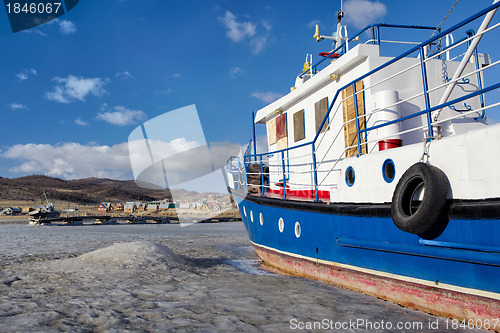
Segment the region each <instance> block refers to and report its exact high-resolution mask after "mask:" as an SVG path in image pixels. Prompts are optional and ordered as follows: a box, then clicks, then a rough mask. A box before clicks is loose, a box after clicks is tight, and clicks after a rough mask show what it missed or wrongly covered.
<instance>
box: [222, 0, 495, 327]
mask: <svg viewBox="0 0 500 333" xmlns="http://www.w3.org/2000/svg"><path fill="white" fill-rule="evenodd" d="M499 6H500V2H499V0H495V1H494V2H493V4H492V5H491V6H488V7H486V8H484V9H481V10H479V11H478V12H477V13H475V14H473V15H471V16H470V17H468V18H466V19H464V20H463V21H461V22H460V23H458V24H456V25H454V26H452V27H451V28H449V29H446V30H441V28H440V27H424V26H410V25H400V24H397V25H393V24H374V25H370V26H368V27H366V28H364V29H363V30H361V31H360V32H358V33H356V34H355V35H354V36H352V37H351V36H348V35H347V29H346V28H345V26H343V25H342V17H343V12H342V11H339V14H338V24H337V31H336V32H335V33H334V34H333V35H332V36H322V35H320V33H319V31H318V28H316V33H315V35H314V38H316V40H318V41H320V40H325V39H326V40H333V42H334V45H333V48H332V50H331V51H328V52H324V53H322V54H320V56H322V60H321V61H319V62H317V63H316V64H313V62H312V61H311V59H312V55H309V56H308V57H307V58H306V59H307V60H306V64H305V65H304V69H303V71H302V72H301V73H300V74H299V75H298V76H297V77H296V80H295V84H294V86H293V87H292V88H291V91H290V93H288V94H287V95H285V96H283V97H282V98H280V99H278V100H277V101H275V102H273V103H271V104H269V105H267V106H265V107H264V108H262V109H260V110H258V111H257V112H256V113H255V114H254V115H253V118H254V123H253V133H254V137H253V140H252V141H251V142H250V143H249V145H248V149H247V150H246V152H245V153H242V154H240V156H234V157H232V158H231V159H230V160H229V161H228V163H227V165H226V167H225V174H226V176H227V179H228V185H229V190H230V192H231V193H232V195H233V197H234V200H235V202H236V203H237V205H238V208H239V210H240V213H241V216H242V219H243V222H244V224H245V227H246V229H247V232H248V235H249V238H250V240H251V242H252V244H253V245H254V248H255V250H256V252H257V254H258V255H259V257H260V258H261V259H262V260H263V261H264V262H265V263H266V264H268V265H270V266H273V267H276V268H278V269H280V270H282V271H286V272H289V273H292V274H296V275H300V276H306V277H310V278H314V279H319V280H324V281H327V282H330V283H334V284H337V285H341V286H344V287H347V288H350V289H353V290H358V291H361V292H364V293H367V294H370V295H373V296H376V297H379V298H382V299H385V300H389V301H392V302H395V303H398V304H401V305H403V306H407V307H411V308H415V309H420V310H423V311H426V312H429V313H433V314H435V315H440V316H444V317H450V318H454V319H456V320H459V321H461V322H462V323H465V325H469V324H470V323H472V326H475V327H480V328H486V329H497V330H498V329H500V323H499V322H498V321H499V318H500V283H499V282H498V277H499V276H500V240H499V235H500V172H499V171H498V170H499V166H500V148H499V146H498V142H500V124H495V123H493V122H491V121H489V120H488V118H487V116H488V115H493V114H496V117H498V115H499V114H500V90H499V88H500V80H499V77H498V74H497V73H498V64H499V63H500V61H498V60H495V61H494V62H492V59H498V57H499V55H491V56H490V55H489V54H488V53H487V52H493V51H494V50H485V49H483V48H482V45H483V44H481V43H480V41H481V40H490V41H491V40H494V41H495V40H496V41H498V39H499V37H500V34H499V30H498V28H499V26H500V23H499V22H498V19H497V20H495V13H496V11H497V9H498V7H499ZM393 30H397V31H399V32H400V31H401V30H404V31H408V32H409V33H408V35H409V36H410V35H411V36H415V34H416V33H419V32H420V33H422V32H424V33H425V36H426V37H425V38H424V41H423V42H417V43H414V41H394V40H391V39H390V38H386V37H385V35H384V34H386V33H387V34H389V35H390V33H391V31H393ZM431 33H432V35H431ZM400 35H401V34H400ZM429 35H431V37H430V38H429ZM367 36H369V37H367ZM395 43H397V44H398V45H399V46H401V45H405V48H406V51H404V52H402V53H400V54H394V55H392V54H390V53H391V50H393V49H394V48H393V45H394V44H395ZM412 44H413V45H412ZM408 45H410V46H408ZM388 54H389V55H388ZM257 124H262V125H264V126H266V130H267V145H268V149H267V150H266V151H263V152H259V151H256V140H255V126H256V125H257ZM469 327H470V326H469Z"/></svg>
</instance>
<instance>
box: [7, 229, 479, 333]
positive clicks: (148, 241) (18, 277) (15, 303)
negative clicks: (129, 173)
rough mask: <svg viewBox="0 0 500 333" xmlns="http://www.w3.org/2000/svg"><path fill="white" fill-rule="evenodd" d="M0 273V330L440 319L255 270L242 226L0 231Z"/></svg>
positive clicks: (226, 327) (205, 328)
mask: <svg viewBox="0 0 500 333" xmlns="http://www.w3.org/2000/svg"><path fill="white" fill-rule="evenodd" d="M0 267H1V270H0V332H56V331H57V332H60V331H73V332H91V331H92V332H93V331H98V332H104V331H105V332H115V331H165V332H167V331H168V332H171V331H178V332H185V331H188V332H192V331H196V332H236V331H241V332H266V331H269V332H286V331H301V330H293V328H294V326H293V323H307V322H311V323H312V322H321V321H323V320H329V321H333V322H334V323H335V322H348V321H356V320H360V319H363V320H367V321H369V322H372V323H373V322H375V323H376V322H378V323H380V322H381V321H384V322H385V323H387V322H391V323H392V324H393V325H396V323H398V322H407V323H413V322H414V323H420V324H421V325H422V326H421V327H417V329H414V330H411V329H406V330H405V332H434V331H436V330H435V329H430V328H429V323H431V322H432V323H434V322H436V321H438V324H439V327H440V329H438V331H446V330H445V328H446V326H445V320H444V319H442V318H437V317H433V316H430V315H427V314H425V313H422V312H417V311H412V310H409V309H405V308H401V307H399V306H397V305H394V304H391V303H388V302H384V301H381V300H378V299H376V298H372V297H369V296H365V295H363V294H360V293H357V292H352V291H349V290H346V289H343V288H340V287H336V286H332V285H328V284H325V283H321V282H318V281H313V280H308V279H304V278H297V277H290V276H284V275H277V274H270V273H268V272H265V271H262V270H260V269H259V268H258V258H256V257H255V254H254V252H253V250H252V247H251V246H249V241H248V238H247V235H246V233H245V230H244V227H243V225H242V224H241V223H218V224H194V225H192V226H189V227H184V228H181V227H180V226H179V225H168V224H166V225H101V226H85V225H84V226H52V227H34V226H27V225H16V224H0ZM386 328H387V327H386ZM359 330H360V329H357V330H354V329H347V330H339V331H353V332H354V331H359ZM306 331H307V330H306ZM308 331H318V330H308ZM365 331H366V330H365ZM379 331H382V330H379ZM383 331H388V332H401V331H402V330H397V329H385V330H383ZM466 331H467V332H471V331H472V330H466Z"/></svg>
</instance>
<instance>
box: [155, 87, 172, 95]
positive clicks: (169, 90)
mask: <svg viewBox="0 0 500 333" xmlns="http://www.w3.org/2000/svg"><path fill="white" fill-rule="evenodd" d="M173 92H174V89H172V88H167V89H164V90H157V91H156V94H157V95H170V94H171V93H173Z"/></svg>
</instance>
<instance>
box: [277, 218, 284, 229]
mask: <svg viewBox="0 0 500 333" xmlns="http://www.w3.org/2000/svg"><path fill="white" fill-rule="evenodd" d="M278 229H279V230H280V232H283V230H285V221H283V218H281V217H280V219H279V221H278Z"/></svg>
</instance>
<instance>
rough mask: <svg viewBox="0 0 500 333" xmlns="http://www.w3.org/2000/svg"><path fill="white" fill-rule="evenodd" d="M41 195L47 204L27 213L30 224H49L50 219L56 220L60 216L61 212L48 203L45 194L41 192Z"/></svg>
mask: <svg viewBox="0 0 500 333" xmlns="http://www.w3.org/2000/svg"><path fill="white" fill-rule="evenodd" d="M43 195H44V197H45V201H46V203H47V204H45V205H43V206H39V207H35V209H33V210H32V211H31V212H29V213H28V215H29V218H30V224H39V223H41V222H42V221H43V222H50V221H51V220H52V219H58V218H59V217H60V216H61V212H60V211H58V210H56V209H55V207H54V204H53V203H52V202H50V203H49V199H47V194H46V193H45V192H43Z"/></svg>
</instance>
